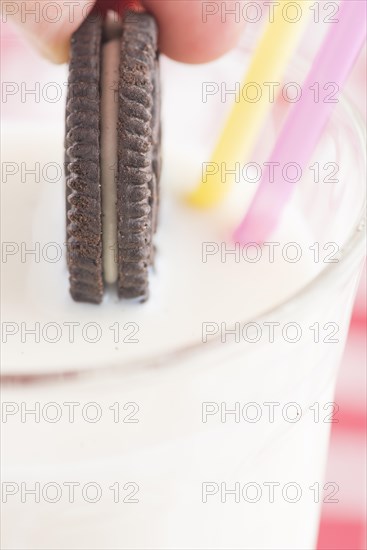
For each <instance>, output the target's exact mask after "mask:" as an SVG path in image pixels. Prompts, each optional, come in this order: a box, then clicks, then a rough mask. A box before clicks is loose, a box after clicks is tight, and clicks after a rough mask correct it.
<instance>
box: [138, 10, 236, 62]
mask: <svg viewBox="0 0 367 550" xmlns="http://www.w3.org/2000/svg"><path fill="white" fill-rule="evenodd" d="M143 5H144V7H145V8H146V9H147V10H148V11H149V12H151V13H153V15H154V16H155V17H156V19H157V21H158V25H159V47H160V50H161V52H162V53H164V54H166V55H167V56H168V57H170V58H172V59H174V60H176V61H181V62H184V63H205V62H208V61H212V60H213V59H216V58H218V57H220V56H221V55H223V54H224V53H226V52H227V51H229V50H230V49H232V48H233V47H234V46H235V45H236V44H237V42H238V39H239V36H240V34H241V31H242V28H243V24H241V23H238V22H236V21H235V19H234V18H226V20H225V21H224V20H222V17H221V13H220V10H218V11H217V12H215V13H212V14H209V16H205V15H206V14H205V13H204V11H203V3H202V2H198V1H196V0H175V2H169V1H167V0H143Z"/></svg>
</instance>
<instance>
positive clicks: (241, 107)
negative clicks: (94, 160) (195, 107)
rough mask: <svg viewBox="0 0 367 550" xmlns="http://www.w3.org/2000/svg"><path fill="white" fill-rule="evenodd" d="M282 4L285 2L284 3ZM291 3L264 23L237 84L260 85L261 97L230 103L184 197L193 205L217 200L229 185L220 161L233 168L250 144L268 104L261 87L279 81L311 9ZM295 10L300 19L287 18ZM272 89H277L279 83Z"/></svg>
mask: <svg viewBox="0 0 367 550" xmlns="http://www.w3.org/2000/svg"><path fill="white" fill-rule="evenodd" d="M285 4H288V7H287V6H286V5H285ZM291 4H292V5H293V7H291V6H290V3H289V2H288V0H281V1H280V2H279V4H276V6H275V8H274V12H273V13H274V17H273V19H272V20H271V21H269V23H268V24H267V28H266V29H265V32H264V34H263V36H262V39H261V41H260V43H259V46H258V48H257V50H256V52H255V54H254V56H253V59H252V62H251V65H250V68H249V70H248V72H247V75H246V77H245V79H244V81H243V83H242V87H241V90H242V91H243V90H244V89H247V88H248V90H250V86H252V85H255V86H256V87H257V88H258V86H260V88H261V92H262V93H261V97H260V99H259V101H257V102H251V101H248V99H246V96H245V97H244V95H245V94H244V93H241V95H240V99H239V101H238V102H237V103H235V104H234V105H233V107H232V110H231V113H230V115H229V118H228V120H227V121H226V123H225V126H224V129H223V132H222V134H221V136H220V138H219V141H218V143H217V145H216V148H215V149H214V152H213V155H212V158H211V161H210V163H205V168H204V164H203V170H202V172H203V173H202V180H201V182H200V183H199V185H198V187H197V188H196V189H195V190H194V191H193V192H192V193H191V194H190V195H189V197H188V200H189V202H190V203H191V204H192V205H194V206H200V207H202V208H205V207H209V206H213V205H215V204H216V203H218V202H219V201H220V200H221V199H222V198H223V197H224V195H225V194H226V193H227V191H228V190H229V187H230V185H229V183H228V182H227V180H226V178H225V177H222V166H223V164H222V163H225V164H224V166H225V169H226V170H228V171H230V170H235V164H236V162H239V161H243V160H244V159H245V158H246V155H248V154H249V152H250V151H251V148H252V147H253V146H254V143H255V139H256V137H257V135H258V133H259V131H260V129H261V127H262V124H263V123H264V121H265V118H266V116H267V114H268V112H269V111H270V109H271V105H272V103H271V102H270V101H269V88H265V83H267V84H268V86H269V83H271V85H273V84H274V83H279V84H281V80H282V77H283V73H284V71H285V69H286V67H287V65H288V62H289V60H290V58H291V56H292V54H293V52H294V50H295V48H296V45H297V43H298V41H299V39H300V38H301V36H302V31H303V29H304V28H305V26H306V23H307V21H308V14H309V13H310V11H311V10H310V9H309V6H308V2H304V0H298V1H294V2H291ZM305 4H306V5H305ZM287 10H289V11H287ZM291 10H294V11H291ZM296 10H297V11H298V14H299V16H300V19H299V20H298V21H297V22H290V20H291V19H292V20H293V21H295V20H296V19H297V18H298V17H297V12H296ZM301 14H302V15H301ZM245 87H246V88H245ZM274 89H275V90H279V86H278V87H277V88H274ZM248 96H250V93H248ZM250 99H252V98H250ZM223 174H224V172H223ZM223 179H224V180H225V182H223V181H222V180H223Z"/></svg>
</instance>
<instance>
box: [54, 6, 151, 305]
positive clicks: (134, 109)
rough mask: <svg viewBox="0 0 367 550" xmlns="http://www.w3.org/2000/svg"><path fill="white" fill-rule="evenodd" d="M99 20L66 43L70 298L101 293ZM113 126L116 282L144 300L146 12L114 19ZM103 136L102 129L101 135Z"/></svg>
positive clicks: (147, 244)
mask: <svg viewBox="0 0 367 550" xmlns="http://www.w3.org/2000/svg"><path fill="white" fill-rule="evenodd" d="M102 41H103V22H102V19H101V18H100V17H95V16H94V17H93V18H92V17H90V18H88V19H87V20H86V21H85V22H84V23H83V25H82V26H81V27H80V28H79V29H78V30H77V31H76V33H75V34H74V35H73V38H72V44H71V62H70V72H69V94H68V99H67V108H66V117H67V118H66V138H65V163H66V169H65V172H66V180H67V240H68V266H69V271H70V291H71V295H72V297H73V298H74V299H75V300H77V301H83V302H92V303H100V302H101V300H102V296H103V286H104V285H103V255H102V252H103V251H102V246H103V239H102V228H103V224H102V213H103V215H106V214H105V213H104V212H103V210H102V206H103V205H102V204H101V201H102V198H101V197H102V196H103V195H102V192H101V185H103V182H101V166H100V163H101V152H100V150H101V131H100V112H101V93H100V92H101V90H100V87H101V59H102V55H101V48H102ZM118 88H119V91H118V111H119V114H118V120H116V131H117V142H118V151H117V177H116V187H117V204H116V214H117V235H116V238H117V251H118V253H117V262H118V281H117V288H118V293H119V296H120V297H125V298H136V297H140V298H143V299H145V298H147V296H148V271H149V267H150V265H151V264H152V263H153V257H154V253H153V251H154V248H153V242H152V237H153V233H154V232H155V230H156V226H157V208H158V192H159V190H158V181H159V175H160V89H159V65H158V54H157V27H156V23H155V21H154V19H153V17H152V16H151V15H149V14H147V13H133V12H128V13H127V14H126V15H125V18H124V21H123V23H122V35H121V40H120V78H119V86H118ZM105 137H106V135H105V134H103V136H102V139H105Z"/></svg>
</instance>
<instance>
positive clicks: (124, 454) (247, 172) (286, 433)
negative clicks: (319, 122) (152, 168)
mask: <svg viewBox="0 0 367 550" xmlns="http://www.w3.org/2000/svg"><path fill="white" fill-rule="evenodd" d="M246 56H247V57H246ZM244 59H245V61H246V62H247V61H248V59H249V53H248V49H247V46H246V45H245V46H243V47H242V48H240V49H239V50H238V51H237V52H234V53H233V54H230V55H228V56H226V57H225V58H223V59H222V60H220V61H218V62H216V63H212V64H209V65H207V66H205V67H203V66H200V67H185V66H182V65H178V64H174V63H173V62H169V61H168V60H165V59H164V60H163V63H162V65H163V67H162V72H163V84H164V99H163V124H164V172H163V181H162V204H161V206H162V208H161V216H160V229H159V234H158V236H157V243H156V244H157V260H156V266H155V270H154V272H153V273H152V277H151V296H150V299H149V301H148V302H147V303H144V304H140V303H138V302H124V301H121V302H119V301H118V300H117V297H116V293H115V291H114V289H113V288H108V289H107V291H106V296H105V299H104V302H103V304H102V305H101V306H93V305H86V304H84V305H83V304H77V303H74V302H73V301H72V300H71V298H70V296H69V294H68V276H67V270H66V263H65V227H64V224H65V210H64V183H63V174H62V170H61V167H62V162H63V120H62V109H61V105H60V104H59V103H58V104H52V105H50V104H49V103H48V104H47V105H46V103H45V102H42V101H41V103H40V104H39V105H38V106H37V109H38V114H39V115H40V114H41V115H42V113H43V116H42V124H38V123H29V124H28V125H24V124H22V125H20V124H19V125H17V124H15V123H12V124H10V125H9V126H8V127H6V131H7V141H6V143H4V148H3V166H5V164H4V163H7V164H6V172H5V173H4V174H3V182H2V205H3V206H2V208H3V212H2V235H3V241H4V243H3V261H2V275H3V277H2V284H3V297H2V306H1V309H2V343H3V371H2V374H3V387H2V436H3V445H2V465H3V475H2V478H3V485H2V490H3V494H2V498H3V504H2V508H3V519H4V522H3V535H2V536H3V545H4V547H6V548H8V549H18V548H23V549H37V550H40V549H46V548H47V549H59V548H63V549H67V548H70V549H84V548H88V549H102V548H109V549H114V548H116V549H133V548H136V549H140V550H142V549H147V550H148V549H159V550H162V549H181V548H185V549H199V548H200V549H207V548H212V549H225V548H232V549H249V550H250V549H251V550H254V549H264V548H282V549H292V550H294V549H295V548H297V549H299V548H313V547H314V544H315V540H316V536H317V528H318V519H319V511H320V506H321V503H322V502H327V503H330V506H332V505H335V503H336V502H337V501H338V499H340V498H341V495H342V492H343V487H342V486H340V483H338V480H337V479H324V466H325V460H326V455H327V447H328V438H329V432H330V427H331V425H332V423H333V422H336V421H337V420H338V404H337V403H334V401H333V399H334V397H333V396H334V386H335V381H336V377H337V372H338V364H339V360H340V357H341V354H342V352H343V346H344V343H345V339H346V335H347V329H348V325H349V320H350V313H351V307H352V304H353V298H354V293H355V290H356V285H357V282H358V277H359V274H360V269H361V265H362V261H363V254H364V252H363V250H364V227H365V226H364V218H363V205H364V199H365V190H364V170H365V157H364V143H363V132H362V130H361V123H360V121H359V119H358V115H357V114H356V113H355V112H354V110H353V108H352V107H351V106H350V105H349V103H348V102H347V100H342V101H340V102H339V104H338V105H336V108H335V112H334V115H333V117H332V120H331V121H330V123H329V124H328V127H327V128H326V130H325V132H324V134H323V136H322V139H321V141H320V143H319V145H318V147H317V150H316V151H315V154H314V157H313V159H312V162H310V165H309V166H308V167H307V168H305V170H304V172H303V176H302V178H301V179H300V182H299V184H298V186H297V189H296V192H295V194H294V196H293V198H292V200H291V201H290V203H289V204H288V206H287V208H286V212H285V213H284V216H283V217H282V220H281V222H280V224H279V227H278V229H277V230H276V232H275V233H274V234H273V235H271V236H269V239H268V242H267V243H266V244H265V245H264V246H263V247H261V248H260V247H258V246H257V245H255V244H252V245H248V246H240V245H238V244H234V243H232V242H231V239H230V235H231V231H232V230H233V228H234V227H235V225H236V223H238V221H239V220H240V219H241V216H243V214H244V212H245V209H246V207H247V205H248V204H249V201H250V199H251V197H252V195H253V193H254V192H255V190H256V184H257V182H258V181H259V179H260V177H259V174H260V172H259V170H260V171H261V170H264V169H267V167H266V165H265V164H264V163H265V162H266V158H267V154H268V152H269V151H270V149H271V146H272V144H273V143H274V140H275V138H276V135H277V133H278V131H279V128H280V126H281V124H282V121H283V120H284V116H285V115H286V113H287V110H288V108H289V107H290V103H291V102H290V101H287V99H289V97H294V96H289V95H287V93H289V94H290V93H291V91H292V92H293V93H294V92H295V91H297V87H295V86H294V82H296V81H297V79H298V78H299V79H301V75H302V74H303V64H302V62H301V61H296V62H294V64H293V65H292V67H291V68H290V70H289V75H288V79H286V82H288V83H289V82H292V83H293V88H292V90H291V87H288V88H287V91H286V92H285V98H284V96H283V100H282V101H279V100H278V101H277V102H275V103H274V109H273V111H272V115H271V117H270V118H269V120H268V121H267V124H266V127H265V128H264V131H263V134H262V136H261V138H260V139H259V142H258V144H257V146H256V147H255V149H254V151H253V154H252V158H251V161H249V160H248V159H246V160H243V162H242V163H241V172H240V174H239V177H238V182H237V184H236V185H235V186H234V188H233V190H232V191H231V193H230V194H229V196H228V198H227V200H226V201H225V202H224V203H223V204H221V205H220V206H219V207H218V208H216V209H214V210H211V211H209V212H204V211H199V210H197V211H196V210H192V209H190V207H189V206H187V205H186V204H185V202H184V201H183V200H182V194H183V193H185V192H187V191H188V190H189V189H190V188H191V187H192V186H193V185H194V184H195V182H196V180H197V178H198V177H199V175H200V169H201V166H202V163H203V162H204V161H208V159H209V155H210V151H211V149H212V146H213V143H214V140H215V137H216V135H217V133H218V130H219V128H220V125H221V122H222V121H223V120H224V117H225V114H226V111H227V108H228V105H229V103H228V101H229V96H228V99H227V95H226V94H227V93H228V90H229V88H231V87H232V89H233V90H235V91H236V87H237V84H236V78H233V76H232V75H239V74H241V72H242V71H243V63H244ZM239 67H240V69H239ZM53 71H54V72H53V82H56V83H57V84H59V85H60V86H63V84H64V82H65V81H66V69H65V68H58V69H57V70H56V69H53ZM298 81H300V82H301V81H302V80H298ZM223 83H224V84H223ZM235 93H236V92H235ZM223 99H224V100H223ZM20 108H24V105H23V106H22V105H20ZM310 124H312V120H310ZM291 160H292V159H290V163H291ZM283 168H284V167H283ZM288 168H289V174H290V177H294V172H292V166H290V167H288ZM293 168H294V167H293Z"/></svg>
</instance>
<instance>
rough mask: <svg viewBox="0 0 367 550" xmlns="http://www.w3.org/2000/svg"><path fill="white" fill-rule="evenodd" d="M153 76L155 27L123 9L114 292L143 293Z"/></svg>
mask: <svg viewBox="0 0 367 550" xmlns="http://www.w3.org/2000/svg"><path fill="white" fill-rule="evenodd" d="M158 83H159V76H158V63H157V26H156V23H155V20H154V18H153V17H152V16H151V15H149V14H147V13H139V14H138V13H132V12H130V13H128V14H127V15H126V17H125V20H124V24H123V34H122V38H121V58H120V82H119V120H118V178H117V243H118V271H119V276H118V293H119V296H120V297H125V298H134V297H142V298H147V297H148V270H149V266H150V264H151V262H152V258H153V242H152V237H153V233H154V231H155V229H156V219H157V204H158V184H157V181H158V177H159V173H158V172H159V170H160V168H159V166H160V149H159V134H160V126H159V102H160V94H159V85H158Z"/></svg>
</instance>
